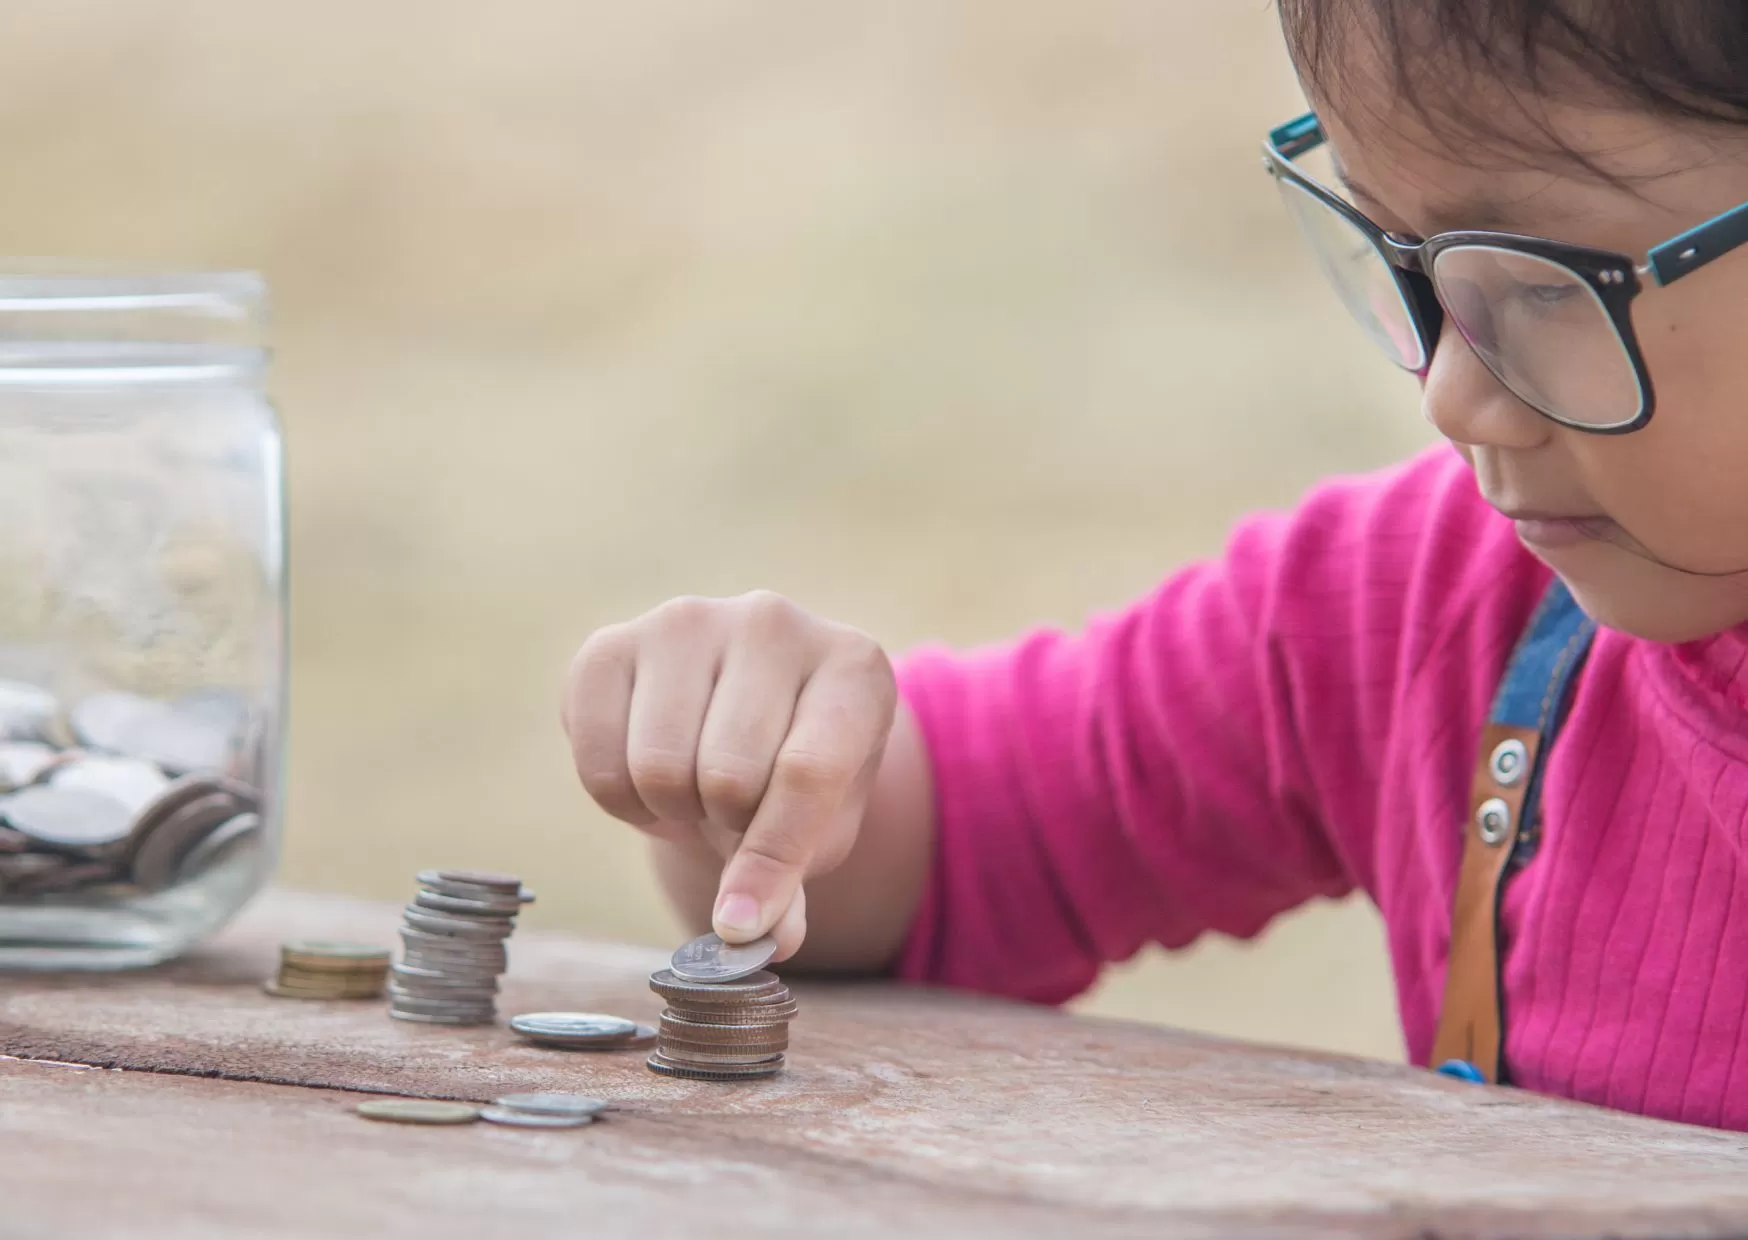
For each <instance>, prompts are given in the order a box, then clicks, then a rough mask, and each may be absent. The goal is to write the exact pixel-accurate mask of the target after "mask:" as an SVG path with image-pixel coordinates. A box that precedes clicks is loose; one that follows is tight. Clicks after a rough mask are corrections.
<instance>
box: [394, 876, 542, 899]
mask: <svg viewBox="0 0 1748 1240" xmlns="http://www.w3.org/2000/svg"><path fill="white" fill-rule="evenodd" d="M437 874H438V872H437V871H436V870H425V871H422V872H421V873H420V874H419V886H420V888H421V889H423V890H425V891H429V892H431V893H433V894H435V895H442V896H454V897H455V898H456V899H458V900H486V901H493V900H504V901H509V900H515V901H516V902H517V903H518V904H532V903H533V902H534V892H533V891H531V890H529V889H528V888H527V887H520V888H518V889H517V890H515V891H507V890H505V889H504V888H502V887H482V886H480V885H478V884H475V883H457V882H452V881H450V880H449V879H444V878H439V877H438V876H437Z"/></svg>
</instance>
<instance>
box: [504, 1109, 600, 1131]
mask: <svg viewBox="0 0 1748 1240" xmlns="http://www.w3.org/2000/svg"><path fill="white" fill-rule="evenodd" d="M479 1117H480V1118H481V1119H483V1120H485V1121H486V1123H488V1124H503V1125H505V1126H506V1127H509V1128H587V1127H588V1126H589V1125H590V1124H592V1123H594V1122H595V1117H594V1116H593V1115H542V1114H540V1113H539V1112H537V1111H513V1110H511V1109H510V1108H509V1107H487V1108H485V1110H483V1111H481V1112H480V1113H479Z"/></svg>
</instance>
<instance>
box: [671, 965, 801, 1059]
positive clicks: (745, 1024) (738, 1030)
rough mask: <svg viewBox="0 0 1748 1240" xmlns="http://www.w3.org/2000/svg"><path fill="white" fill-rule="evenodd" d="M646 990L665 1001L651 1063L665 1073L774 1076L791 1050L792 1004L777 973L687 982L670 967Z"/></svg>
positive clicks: (791, 999)
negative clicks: (665, 1004)
mask: <svg viewBox="0 0 1748 1240" xmlns="http://www.w3.org/2000/svg"><path fill="white" fill-rule="evenodd" d="M649 988H650V989H651V990H653V991H655V992H656V994H658V995H660V996H661V997H662V998H663V999H665V1000H667V1004H668V1006H667V1008H666V1010H664V1011H663V1012H662V1023H661V1026H660V1028H658V1029H657V1030H656V1051H655V1054H653V1055H651V1056H650V1057H649V1066H650V1067H651V1068H652V1069H653V1070H655V1071H656V1072H660V1073H662V1074H663V1075H664V1076H680V1077H688V1078H690V1079H692V1080H698V1081H739V1080H745V1079H747V1078H749V1077H761V1076H774V1075H776V1074H777V1073H778V1072H780V1071H782V1070H783V1052H784V1051H786V1050H788V1049H789V1021H790V1020H791V1019H792V1018H793V1017H794V1015H795V1012H796V1005H795V999H794V996H792V995H791V994H790V993H789V987H787V986H785V985H784V984H783V983H782V981H781V980H780V979H779V978H778V977H777V975H776V974H775V973H772V972H770V971H768V970H765V969H760V970H759V971H758V972H756V973H752V974H749V975H747V976H746V977H742V978H739V979H737V980H735V981H729V982H689V981H686V980H684V979H683V978H681V977H679V976H678V975H677V974H675V973H674V972H673V970H671V969H662V970H659V971H658V972H656V973H652V974H651V975H650V979H649Z"/></svg>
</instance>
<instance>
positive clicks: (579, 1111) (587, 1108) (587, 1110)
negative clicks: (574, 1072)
mask: <svg viewBox="0 0 1748 1240" xmlns="http://www.w3.org/2000/svg"><path fill="white" fill-rule="evenodd" d="M492 1105H493V1106H495V1107H503V1108H504V1109H505V1110H509V1111H521V1112H524V1113H525V1114H528V1115H557V1116H567V1117H570V1118H573V1119H574V1118H588V1117H591V1116H595V1115H599V1114H600V1113H601V1112H602V1111H605V1110H606V1109H607V1100H606V1099H605V1098H589V1097H585V1096H584V1095H582V1094H560V1093H536V1094H506V1095H505V1096H504V1097H502V1098H494V1099H492Z"/></svg>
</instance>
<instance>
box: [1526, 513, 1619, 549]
mask: <svg viewBox="0 0 1748 1240" xmlns="http://www.w3.org/2000/svg"><path fill="white" fill-rule="evenodd" d="M1505 515H1506V516H1507V517H1510V518H1511V521H1512V524H1513V525H1515V526H1516V527H1517V536H1518V537H1519V538H1520V539H1522V540H1523V541H1524V542H1525V543H1527V544H1528V545H1530V546H1532V547H1572V546H1576V545H1578V544H1579V543H1586V542H1598V541H1601V540H1604V539H1606V538H1607V537H1608V536H1609V533H1610V531H1611V530H1612V529H1613V528H1614V522H1612V521H1610V520H1609V519H1608V518H1607V517H1603V516H1595V515H1583V516H1565V515H1561V514H1558V513H1549V512H1533V511H1528V510H1521V511H1516V512H1509V511H1508V512H1506V513H1505Z"/></svg>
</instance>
